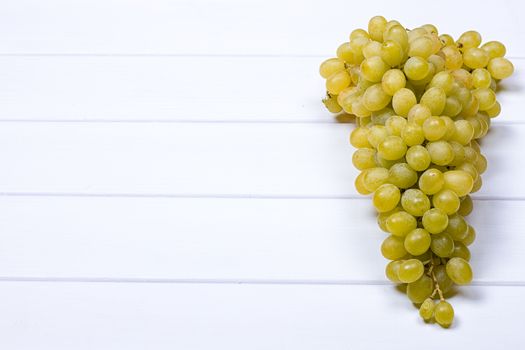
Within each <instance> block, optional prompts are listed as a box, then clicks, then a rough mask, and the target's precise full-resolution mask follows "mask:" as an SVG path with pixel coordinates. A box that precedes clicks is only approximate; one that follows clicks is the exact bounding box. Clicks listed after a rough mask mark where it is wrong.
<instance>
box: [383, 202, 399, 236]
mask: <svg viewBox="0 0 525 350" xmlns="http://www.w3.org/2000/svg"><path fill="white" fill-rule="evenodd" d="M401 210H402V208H401V207H395V208H394V209H392V210H391V211H387V212H384V213H379V214H377V224H378V225H379V227H380V228H381V230H383V231H384V232H388V229H387V228H386V220H387V219H388V217H389V216H390V215H392V214H394V213H397V212H398V211H401Z"/></svg>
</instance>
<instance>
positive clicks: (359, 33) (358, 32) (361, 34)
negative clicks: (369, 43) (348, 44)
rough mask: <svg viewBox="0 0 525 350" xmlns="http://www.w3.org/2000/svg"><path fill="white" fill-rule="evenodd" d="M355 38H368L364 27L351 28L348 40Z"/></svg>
mask: <svg viewBox="0 0 525 350" xmlns="http://www.w3.org/2000/svg"><path fill="white" fill-rule="evenodd" d="M355 38H367V39H370V35H369V34H368V32H367V31H366V30H364V29H361V28H358V29H354V30H352V33H350V40H353V39H355Z"/></svg>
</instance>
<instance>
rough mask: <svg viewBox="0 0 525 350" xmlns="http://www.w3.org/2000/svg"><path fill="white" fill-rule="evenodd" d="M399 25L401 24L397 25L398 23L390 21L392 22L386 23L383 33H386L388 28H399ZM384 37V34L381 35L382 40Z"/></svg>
mask: <svg viewBox="0 0 525 350" xmlns="http://www.w3.org/2000/svg"><path fill="white" fill-rule="evenodd" d="M400 25H401V23H399V22H398V21H396V20H394V19H392V20H390V21H388V22H386V26H385V32H388V30H389V29H390V28H392V27H394V26H400ZM384 35H385V34H384V33H383V38H384ZM384 40H386V39H384Z"/></svg>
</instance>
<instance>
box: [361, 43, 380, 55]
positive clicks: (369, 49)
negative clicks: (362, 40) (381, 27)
mask: <svg viewBox="0 0 525 350" xmlns="http://www.w3.org/2000/svg"><path fill="white" fill-rule="evenodd" d="M381 46H382V45H381V43H380V42H379V41H375V40H370V41H369V42H368V44H366V45H365V46H364V47H363V56H365V58H369V57H372V56H381Z"/></svg>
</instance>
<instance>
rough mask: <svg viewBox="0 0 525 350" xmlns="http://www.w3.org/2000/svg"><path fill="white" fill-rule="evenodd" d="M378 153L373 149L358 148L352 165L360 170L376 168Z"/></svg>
mask: <svg viewBox="0 0 525 350" xmlns="http://www.w3.org/2000/svg"><path fill="white" fill-rule="evenodd" d="M375 157H376V151H375V150H374V149H372V148H358V149H357V150H356V151H355V152H354V154H353V155H352V164H354V166H355V167H356V168H357V169H359V170H364V169H369V168H374V167H375V166H376V158H375Z"/></svg>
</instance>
